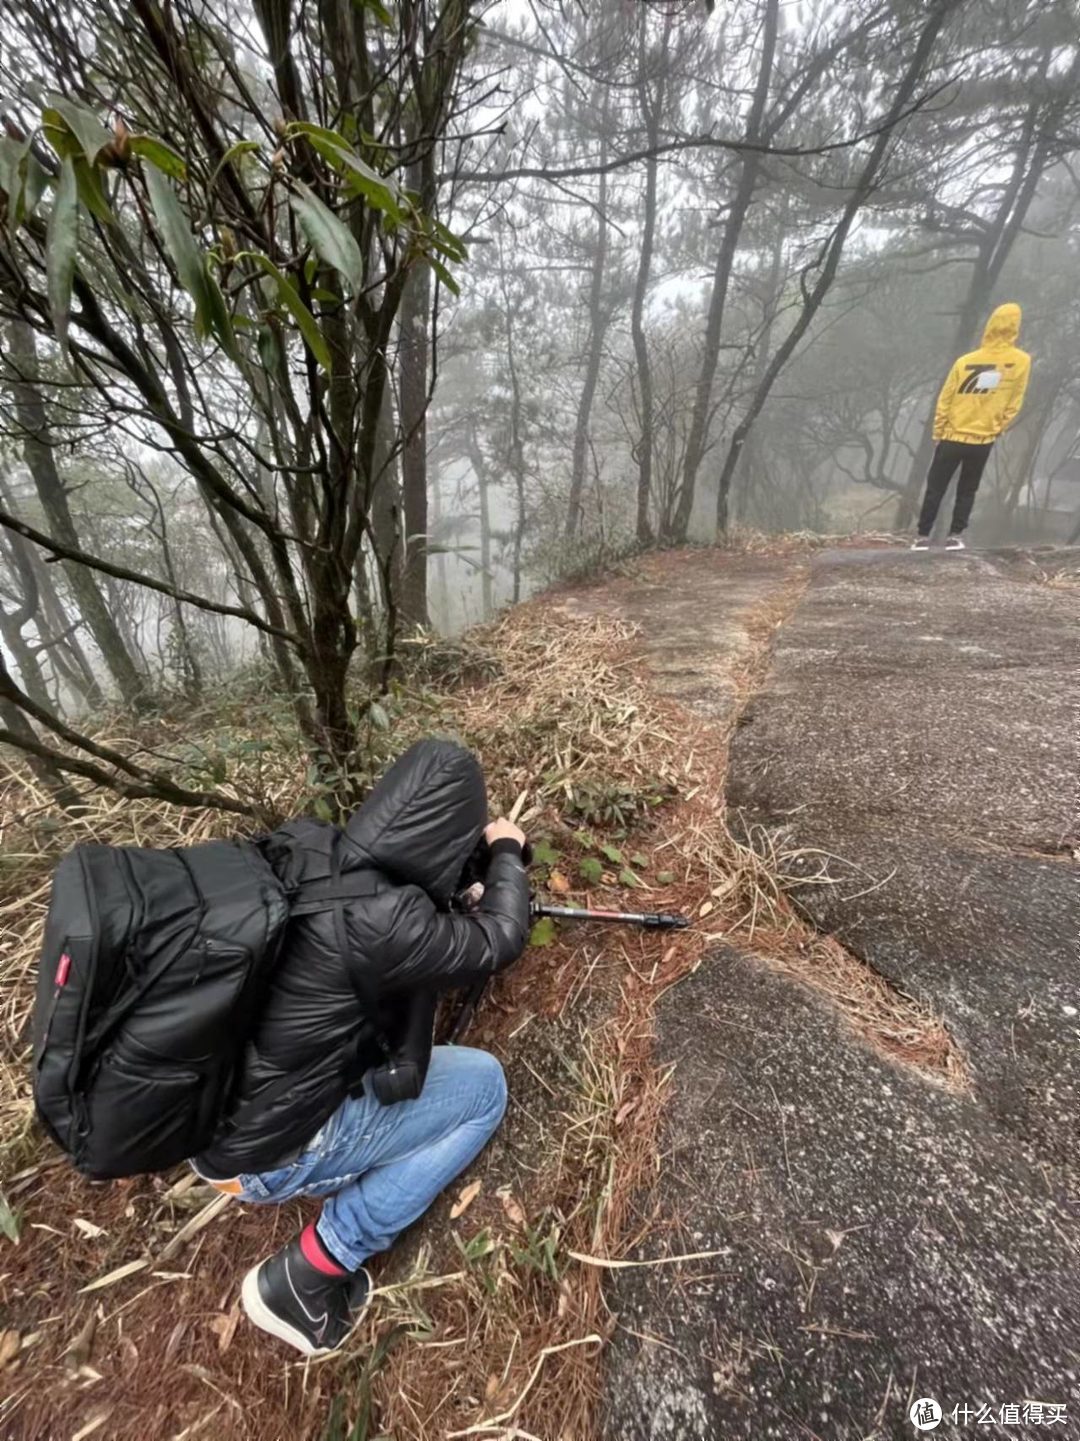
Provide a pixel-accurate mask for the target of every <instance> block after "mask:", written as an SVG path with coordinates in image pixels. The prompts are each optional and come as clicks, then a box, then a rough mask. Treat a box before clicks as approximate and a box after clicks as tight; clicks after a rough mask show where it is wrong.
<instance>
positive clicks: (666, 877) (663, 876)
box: [656, 871, 675, 886]
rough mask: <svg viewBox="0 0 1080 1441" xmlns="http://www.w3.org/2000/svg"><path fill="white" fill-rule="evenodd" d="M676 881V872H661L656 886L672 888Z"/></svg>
mask: <svg viewBox="0 0 1080 1441" xmlns="http://www.w3.org/2000/svg"><path fill="white" fill-rule="evenodd" d="M674 879H675V873H674V871H660V872H659V873H658V874H657V877H656V884H657V885H658V886H670V885H671V883H672V882H673V881H674Z"/></svg>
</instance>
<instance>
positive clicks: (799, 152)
mask: <svg viewBox="0 0 1080 1441" xmlns="http://www.w3.org/2000/svg"><path fill="white" fill-rule="evenodd" d="M949 83H951V82H943V83H942V84H941V85H938V86H937V87H936V88H935V89H933V90H929V91H927V93H926V94H925V95H922V96H920V97H919V99H918V100H915V101H913V102H912V103H911V105H909V106H908V107H907V109H905V110H902V111H900V112H899V114H896V115H891V114H890V115H887V116H886V117H885V118H884V119H883V120H882V121H881V122H880V124H878V125H875V126H873V127H872V128H871V129H869V130H864V131H861V132H860V134H858V135H853V136H851V137H850V139H848V140H833V141H830V142H829V143H828V144H826V145H811V146H801V145H769V144H766V143H765V142H764V141H757V140H735V139H720V138H719V137H717V136H715V135H691V136H688V137H687V138H686V139H684V140H669V141H668V142H667V143H666V144H664V145H653V146H649V147H647V148H646V149H644V150H632V151H630V152H629V154H627V155H618V156H616V157H615V159H614V160H608V161H604V162H596V163H593V164H589V165H571V166H567V167H566V169H563V170H552V169H550V168H549V167H547V166H543V165H523V166H520V167H519V168H518V169H517V170H462V171H458V173H457V174H456V175H454V176H453V177H452V178H453V179H455V180H458V181H466V180H468V181H471V182H472V183H473V184H476V185H501V184H502V183H503V181H505V180H552V181H554V180H572V179H575V178H577V177H580V176H584V175H607V174H609V173H610V172H611V171H612V170H621V169H623V168H625V167H626V166H628V165H637V164H638V163H639V162H640V161H642V160H653V159H658V158H659V157H660V156H663V155H672V154H680V153H682V152H683V151H686V150H733V151H736V152H739V153H746V152H748V151H749V152H752V153H755V154H758V155H777V156H780V157H781V158H784V159H797V158H799V157H800V156H808V155H829V154H831V153H832V152H833V151H835V150H850V149H852V148H853V147H854V146H856V145H862V144H863V142H864V141H866V140H873V139H875V138H877V137H878V136H881V135H884V134H887V133H888V132H889V131H890V130H894V129H895V128H896V126H897V125H899V124H901V123H902V122H903V121H904V120H907V119H908V118H909V117H910V116H912V115H915V114H917V113H918V111H920V110H922V109H923V107H924V106H925V105H927V104H929V102H930V101H931V100H934V99H935V98H936V97H937V96H938V95H940V94H941V92H942V91H943V90H945V89H947V87H948V84H949ZM449 178H451V177H450V176H447V175H440V176H439V180H440V183H441V182H443V181H445V180H447V179H449Z"/></svg>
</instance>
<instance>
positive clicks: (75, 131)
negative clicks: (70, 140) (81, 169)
mask: <svg viewBox="0 0 1080 1441" xmlns="http://www.w3.org/2000/svg"><path fill="white" fill-rule="evenodd" d="M42 121H43V122H44V124H45V125H46V126H48V127H50V128H51V129H56V130H63V129H66V130H67V131H68V132H69V133H70V134H71V135H73V136H74V137H75V140H76V141H77V142H78V147H79V151H80V153H81V154H83V155H85V156H86V159H87V160H88V161H89V163H90V164H91V165H93V164H94V162H95V161H96V160H97V158H98V156H99V155H100V154H101V152H102V151H103V150H104V149H105V147H106V146H107V145H111V144H112V142H113V136H112V132H111V131H109V130H108V129H107V128H106V127H105V126H104V125H103V124H102V123H101V121H100V120H99V119H98V118H97V116H96V115H95V114H94V112H93V111H92V110H87V109H86V108H85V107H84V106H82V105H77V104H76V103H75V101H74V100H65V99H64V97H63V96H62V95H50V96H49V107H48V109H47V110H45V111H43V112H42ZM61 158H63V157H61Z"/></svg>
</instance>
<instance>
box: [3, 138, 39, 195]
mask: <svg viewBox="0 0 1080 1441" xmlns="http://www.w3.org/2000/svg"><path fill="white" fill-rule="evenodd" d="M30 139H31V137H30V136H29V135H28V136H27V137H26V139H25V140H14V139H12V137H11V136H10V135H0V190H3V191H4V193H5V194H6V195H7V197H8V200H9V202H10V201H11V200H12V199H17V198H18V195H19V191H20V190H21V188H22V184H23V161H24V160H25V159H26V157H27V155H28V154H29V153H30ZM8 208H9V209H10V208H11V207H10V203H9V206H8Z"/></svg>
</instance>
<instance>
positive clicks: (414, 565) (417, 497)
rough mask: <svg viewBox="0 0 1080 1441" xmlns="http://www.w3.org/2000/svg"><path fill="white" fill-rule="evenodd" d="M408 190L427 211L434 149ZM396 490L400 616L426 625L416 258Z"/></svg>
mask: <svg viewBox="0 0 1080 1441" xmlns="http://www.w3.org/2000/svg"><path fill="white" fill-rule="evenodd" d="M408 185H409V189H410V190H415V191H417V192H418V193H419V194H420V196H421V201H420V203H421V206H422V207H423V209H424V211H425V213H430V209H431V202H432V200H433V199H434V192H435V170H434V152H433V151H430V150H429V152H428V153H427V155H426V156H425V157H424V159H423V160H421V161H419V162H418V163H417V164H415V165H412V166H410V167H409V181H408ZM400 324H401V343H400V347H399V351H398V356H399V364H400V374H401V382H400V384H401V428H402V431H403V433H404V448H403V449H402V452H401V489H402V502H403V507H404V511H405V569H404V576H403V583H402V591H401V618H402V620H403V621H404V623H405V624H406V625H413V626H415V625H427V624H428V606H427V529H428V496H427V406H428V361H429V357H430V351H431V334H430V324H431V268H430V267H429V266H428V265H426V264H424V262H423V261H418V262H416V263H415V264H414V265H413V268H412V270H411V272H410V274H409V277H408V280H407V281H406V283H405V293H404V295H403V297H402V301H401V321H400Z"/></svg>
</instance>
